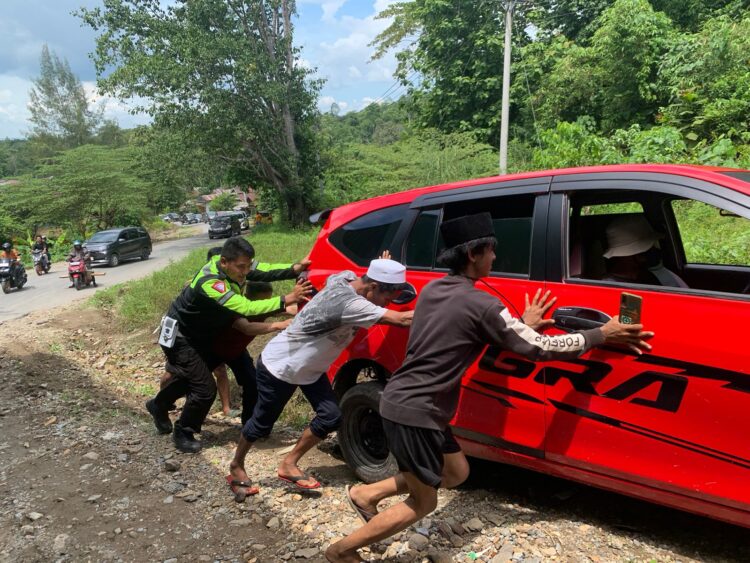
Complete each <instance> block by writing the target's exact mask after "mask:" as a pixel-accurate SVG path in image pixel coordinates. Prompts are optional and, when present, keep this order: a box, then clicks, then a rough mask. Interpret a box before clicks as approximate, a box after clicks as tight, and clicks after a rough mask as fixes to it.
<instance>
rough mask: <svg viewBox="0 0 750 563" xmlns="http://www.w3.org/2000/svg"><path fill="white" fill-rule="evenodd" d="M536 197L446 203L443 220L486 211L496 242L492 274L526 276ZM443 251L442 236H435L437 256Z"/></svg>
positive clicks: (530, 195) (521, 196)
mask: <svg viewBox="0 0 750 563" xmlns="http://www.w3.org/2000/svg"><path fill="white" fill-rule="evenodd" d="M535 197H536V196H534V195H533V194H526V195H515V196H502V197H496V198H485V199H477V200H468V201H460V202H456V203H449V204H447V205H446V206H445V208H444V210H443V221H447V220H450V219H454V218H456V217H461V216H463V215H472V214H475V213H480V212H483V211H488V212H489V213H490V215H492V225H493V227H494V230H495V238H496V239H497V246H496V247H495V255H496V258H495V261H494V262H493V263H492V272H494V273H502V274H522V275H528V274H529V260H530V256H531V231H532V225H533V217H534V199H535ZM444 248H445V243H444V242H443V237H442V235H440V234H438V244H437V253H436V254H437V255H439V254H440V252H442V250H443V249H444Z"/></svg>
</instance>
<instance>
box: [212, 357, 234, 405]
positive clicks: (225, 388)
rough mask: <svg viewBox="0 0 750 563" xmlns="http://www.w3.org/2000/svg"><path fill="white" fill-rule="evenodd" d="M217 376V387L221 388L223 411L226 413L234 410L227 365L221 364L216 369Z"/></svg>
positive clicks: (220, 397) (215, 374)
mask: <svg viewBox="0 0 750 563" xmlns="http://www.w3.org/2000/svg"><path fill="white" fill-rule="evenodd" d="M214 377H215V378H216V388H217V389H218V390H219V399H220V400H221V411H222V412H223V413H224V414H225V415H226V414H229V411H230V410H232V405H231V404H230V402H229V377H228V376H227V366H226V365H225V364H221V365H220V366H217V368H216V369H215V370H214Z"/></svg>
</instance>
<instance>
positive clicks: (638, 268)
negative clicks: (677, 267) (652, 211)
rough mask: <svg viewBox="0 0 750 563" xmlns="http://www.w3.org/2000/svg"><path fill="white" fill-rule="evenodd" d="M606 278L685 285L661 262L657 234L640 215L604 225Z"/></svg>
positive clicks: (673, 285) (650, 283)
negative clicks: (605, 236)
mask: <svg viewBox="0 0 750 563" xmlns="http://www.w3.org/2000/svg"><path fill="white" fill-rule="evenodd" d="M606 234H607V251H606V252H605V253H604V255H603V256H604V258H606V268H607V273H606V274H605V276H604V278H603V279H604V280H605V281H618V282H625V283H642V284H647V285H663V286H667V287H688V285H687V284H686V283H685V282H684V281H683V280H682V278H680V276H678V275H677V274H675V273H674V272H672V271H671V270H669V269H667V268H666V267H665V266H664V264H663V262H662V254H661V249H660V248H659V238H661V237H660V235H659V234H658V233H657V232H656V231H654V229H653V228H652V227H651V224H650V223H649V222H648V220H647V219H646V217H644V216H643V215H633V216H628V217H616V218H615V219H613V220H612V221H611V222H610V223H609V225H607V228H606Z"/></svg>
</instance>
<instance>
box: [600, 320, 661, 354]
mask: <svg viewBox="0 0 750 563" xmlns="http://www.w3.org/2000/svg"><path fill="white" fill-rule="evenodd" d="M601 331H602V332H603V333H604V342H605V344H621V345H624V346H626V347H627V348H628V349H629V350H631V351H633V352H635V353H636V354H638V355H639V356H640V355H641V354H643V352H642V351H641V349H643V350H646V351H649V350H651V345H650V344H649V343H648V342H646V340H648V339H649V338H652V337H653V336H654V333H653V332H647V331H643V325H642V324H637V325H626V324H623V323H621V322H620V317H619V315H618V316H616V317H613V318H612V319H610V320H609V321H608V322H607V324H605V325H604V326H602V327H601Z"/></svg>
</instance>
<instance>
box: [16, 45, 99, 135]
mask: <svg viewBox="0 0 750 563" xmlns="http://www.w3.org/2000/svg"><path fill="white" fill-rule="evenodd" d="M40 68H41V70H40V75H39V77H38V78H36V79H35V80H34V86H33V87H32V88H31V91H30V92H29V98H30V102H29V111H30V112H31V124H32V130H31V137H32V139H34V140H37V141H39V142H41V143H43V144H46V145H48V146H49V147H50V148H52V149H65V148H74V147H78V146H81V145H83V144H85V143H88V142H90V141H91V139H92V138H93V137H94V134H95V133H96V130H97V128H98V126H99V124H100V122H101V116H102V109H103V108H99V109H92V108H91V107H89V103H88V100H87V99H86V92H85V91H84V89H83V85H82V84H81V81H80V80H79V79H78V77H77V76H76V75H75V74H73V71H72V70H71V69H70V65H69V64H68V61H67V60H65V59H60V58H59V57H58V56H57V55H56V54H55V53H51V52H50V50H49V48H48V47H47V45H46V44H45V45H44V46H43V47H42V55H41V60H40Z"/></svg>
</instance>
